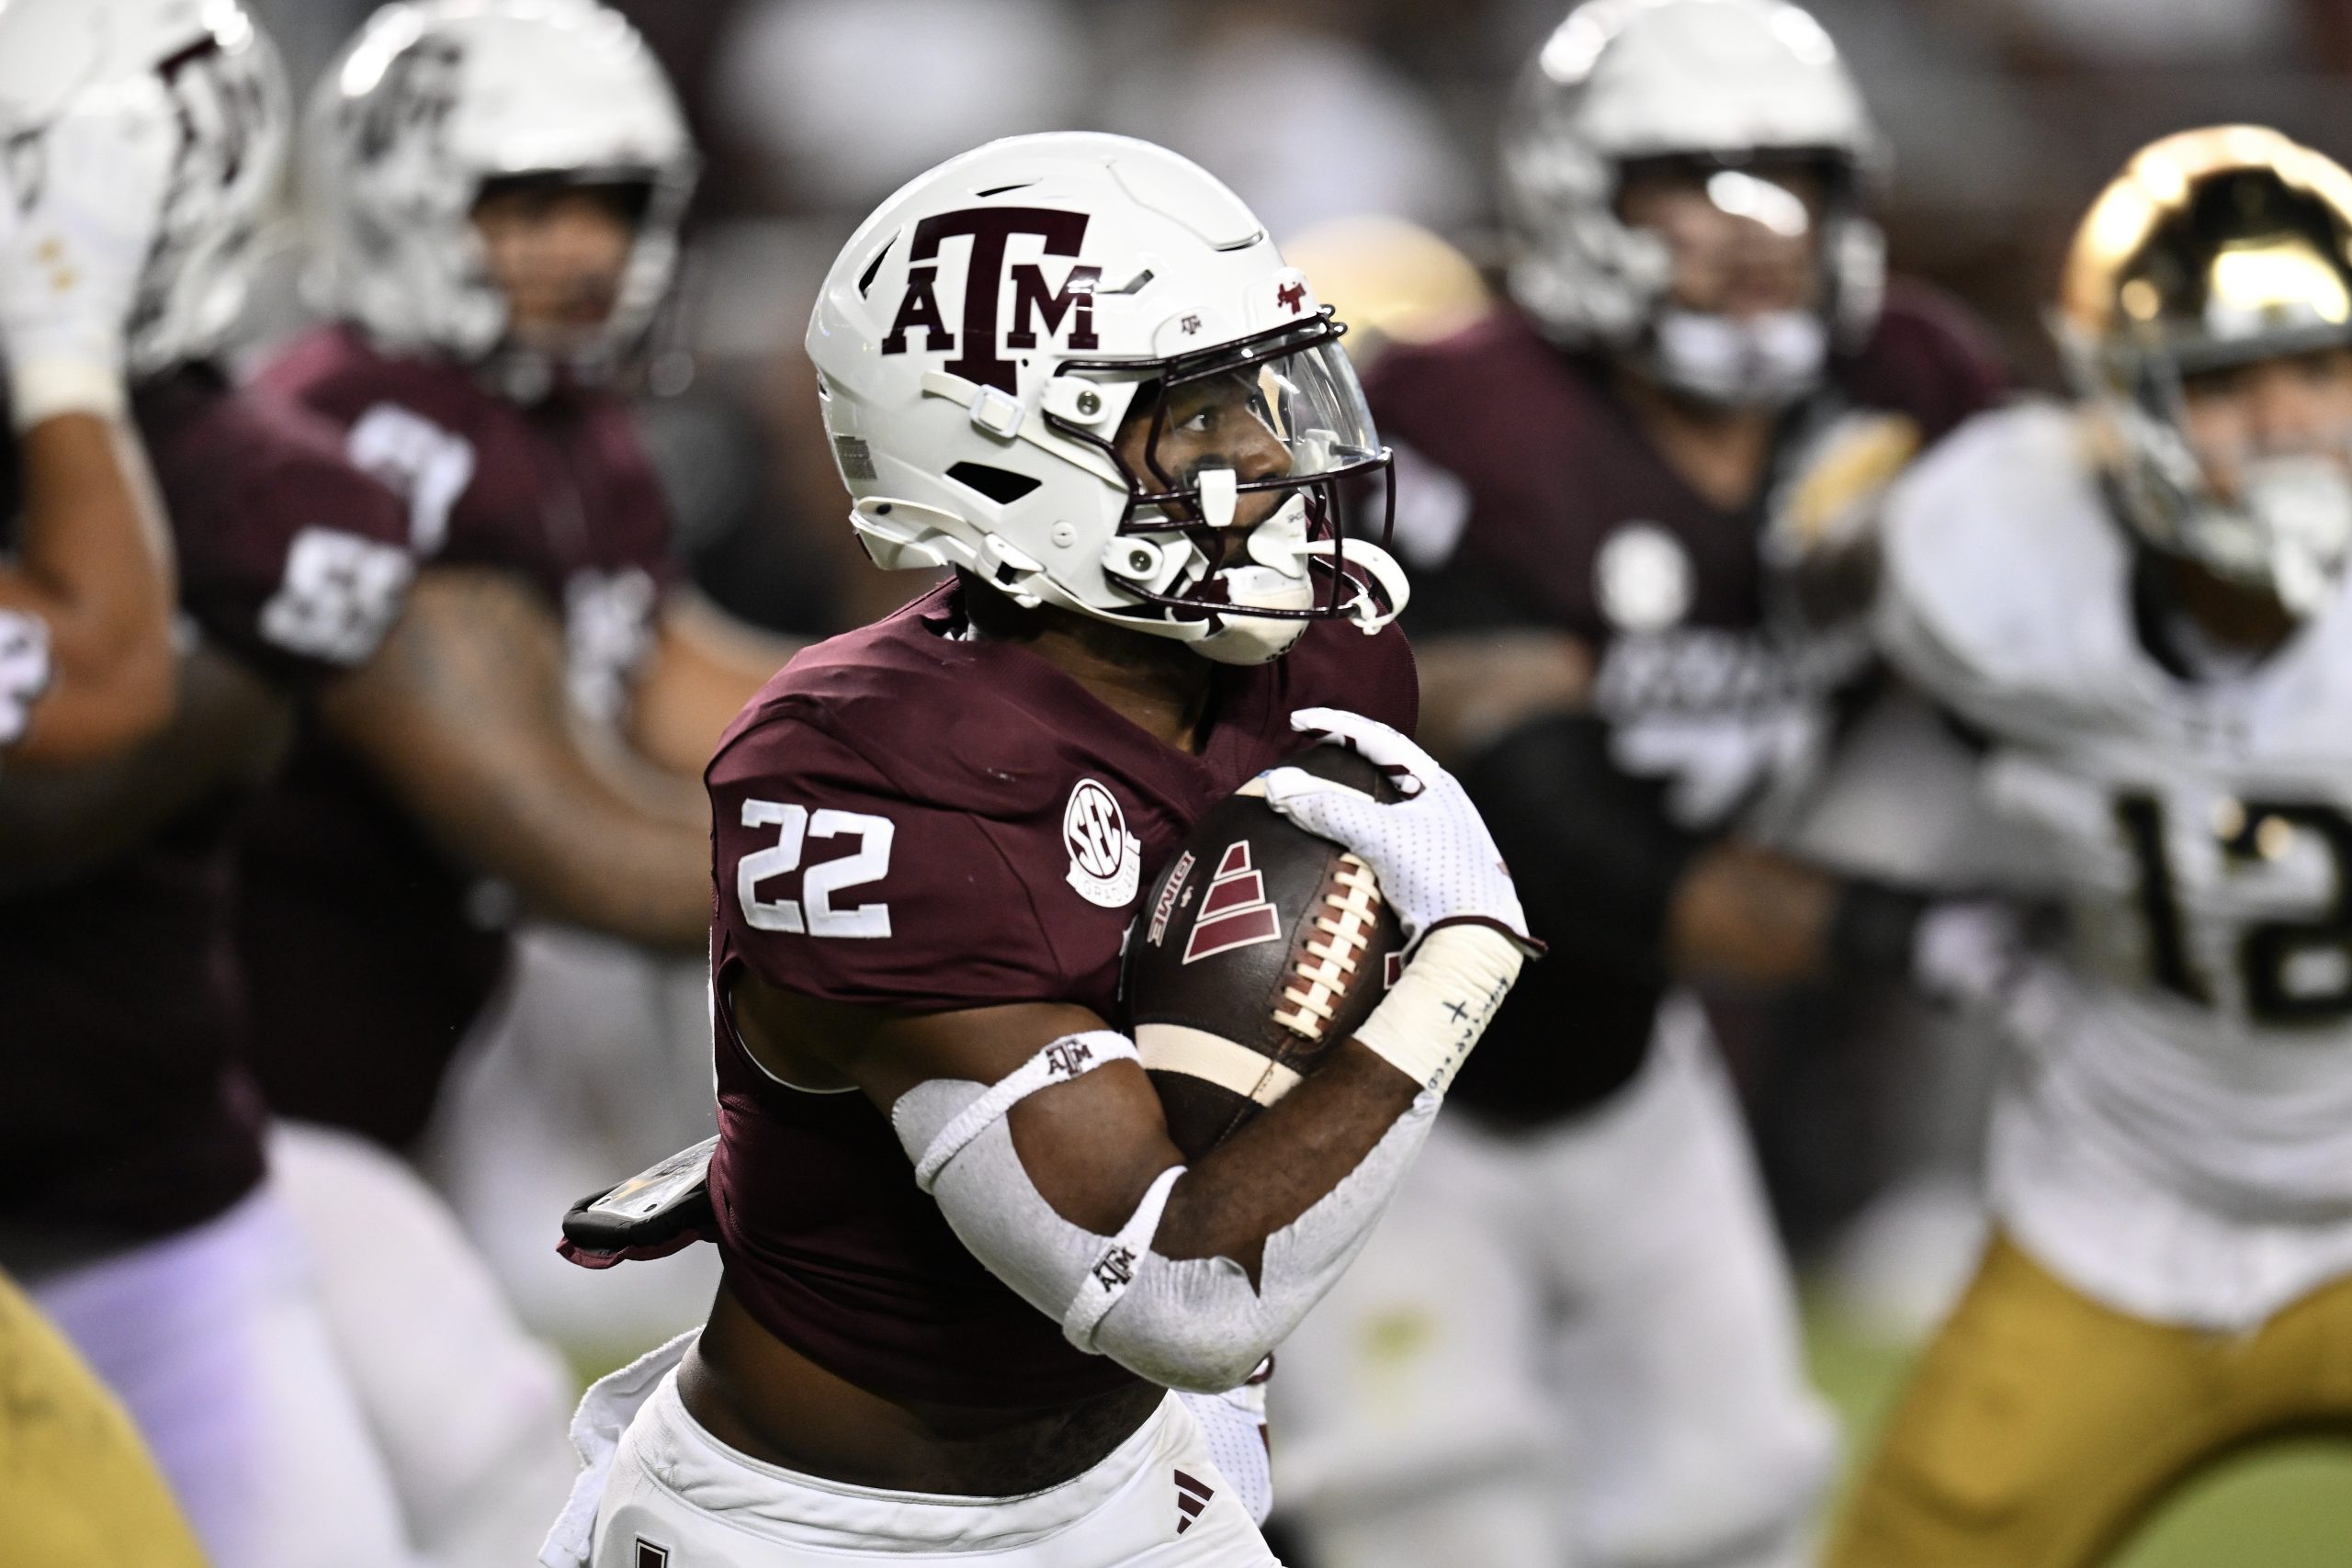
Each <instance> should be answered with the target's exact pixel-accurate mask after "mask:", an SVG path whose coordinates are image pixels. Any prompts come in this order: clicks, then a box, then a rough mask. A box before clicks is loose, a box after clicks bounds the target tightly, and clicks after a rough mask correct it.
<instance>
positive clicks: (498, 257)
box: [237, 0, 781, 1560]
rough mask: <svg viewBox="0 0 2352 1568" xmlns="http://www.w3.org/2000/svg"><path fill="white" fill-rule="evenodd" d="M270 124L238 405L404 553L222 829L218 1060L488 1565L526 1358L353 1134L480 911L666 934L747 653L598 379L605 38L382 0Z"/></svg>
mask: <svg viewBox="0 0 2352 1568" xmlns="http://www.w3.org/2000/svg"><path fill="white" fill-rule="evenodd" d="M306 124H307V131H308V137H309V140H308V142H307V144H306V154H307V157H308V159H309V167H308V170H307V179H306V192H305V197H306V201H307V202H308V203H309V205H310V209H311V210H310V212H309V213H308V216H309V218H310V220H311V230H312V232H313V237H314V240H315V243H316V245H317V248H318V252H319V255H318V260H319V263H320V267H319V278H320V282H321V284H322V303H323V304H324V306H325V307H326V309H327V310H328V311H329V312H330V313H331V314H332V316H333V317H334V318H335V319H334V321H333V322H332V323H331V324H329V325H327V326H324V327H322V328H321V329H319V330H317V331H316V332H314V333H311V334H309V335H308V336H306V337H305V338H303V339H301V340H300V341H298V342H297V343H295V344H292V345H291V346H290V347H288V349H286V350H285V351H284V352H283V353H282V354H281V355H279V356H278V357H277V359H276V360H275V361H274V362H273V363H272V364H271V365H270V366H269V367H267V368H266V370H265V371H264V372H263V374H262V377H261V382H262V385H263V386H264V387H266V389H268V390H270V391H272V392H273V393H276V394H278V395H281V396H285V397H288V398H290V399H291V400H294V401H296V402H298V403H299V404H300V405H302V406H303V407H305V408H306V409H308V410H310V411H311V412H314V413H317V414H320V415H323V416H324V417H325V418H326V419H327V420H329V421H331V422H332V423H334V425H335V426H336V427H337V429H338V430H339V432H340V434H341V439H342V443H343V446H344V449H345V452H346V453H347V455H348V457H349V458H350V459H351V461H353V462H354V463H356V464H357V465H358V466H359V467H361V468H365V469H367V470H368V471H369V472H371V473H373V474H375V475H377V476H379V478H381V479H384V480H385V481H387V482H388V483H389V484H390V486H391V487H392V488H393V489H394V490H395V491H398V492H399V493H400V494H401V497H402V498H403V499H404V500H405V501H406V502H407V513H408V514H407V530H406V531H407V536H408V543H409V545H410V547H412V548H413V551H414V552H415V555H416V557H417V558H418V561H419V563H420V566H419V571H418V575H417V580H416V582H415V585H414V587H413V591H412V592H411V593H410V595H409V600H408V604H407V608H406V610H405V612H404V613H403V615H401V618H400V620H399V621H398V623H397V624H396V625H395V626H394V627H393V628H392V630H391V631H390V634H389V635H388V636H387V637H386V638H385V640H384V643H383V646H382V648H381V649H380V650H379V651H378V652H377V653H376V654H375V656H374V657H373V658H372V659H370V660H368V661H366V663H365V664H364V665H363V666H362V667H361V668H359V669H357V670H356V671H354V672H353V674H352V675H351V677H350V678H349V679H348V680H345V681H343V682H337V683H336V684H335V685H334V687H333V688H332V689H330V690H326V691H322V692H321V693H320V694H318V697H317V700H316V701H315V703H313V704H312V705H311V707H310V709H309V711H308V712H307V713H306V714H305V722H304V727H303V731H302V734H301V736H300V739H299V741H298V743H297V748H296V751H295V755H294V758H293V761H292V762H291V763H290V765H289V767H288V771H287V773H286V774H285V776H284V778H283V779H282V780H281V781H280V783H279V784H278V785H277V787H276V788H275V789H274V790H273V792H272V794H271V795H270V797H269V798H268V799H267V800H266V802H265V803H264V805H263V807H262V808H261V810H260V811H259V812H258V813H257V814H256V816H255V818H254V821H253V823H252V824H251V826H250V828H249V829H248V830H247V832H246V835H245V838H244V840H243V857H242V862H241V867H240V870H241V874H242V884H241V888H240V898H239V906H238V918H237V939H238V948H239V953H240V955H241V958H242V960H243V964H244V967H245V971H246V975H247V982H248V993H249V998H250V1007H251V1013H252V1019H253V1032H254V1062H255V1070H256V1074H257V1076H258V1077H259V1078H260V1080H261V1083H262V1086H263V1089H264V1090H265V1092H266V1095H267V1097H268V1099H269V1101H270V1104H271V1107H272V1109H273V1110H274V1111H277V1112H279V1113H281V1114H282V1115H284V1116H286V1117H288V1118H290V1119H292V1125H290V1126H289V1127H288V1129H287V1131H286V1132H285V1133H284V1134H282V1135H281V1139H280V1144H279V1146H278V1149H277V1153H278V1155H279V1156H280V1158H281V1161H282V1163H283V1165H284V1167H285V1168H286V1170H287V1172H288V1192H289V1195H290V1197H291V1199H292V1200H293V1201H294V1203H295V1206H296V1208H297V1211H298V1213H300V1214H301V1215H302V1216H303V1218H304V1220H305V1222H306V1226H307V1228H308V1229H309V1231H310V1233H311V1239H312V1243H313V1246H314V1247H315V1249H316V1250H317V1252H318V1254H319V1255H320V1258H321V1266H320V1267H321V1276H322V1294H323V1296H324V1298H325V1300H326V1302H327V1303H328V1306H329V1308H330V1310H331V1312H332V1314H333V1315H334V1325H335V1328H336V1332H337V1336H338V1339H339V1342H340V1343H341V1344H342V1346H343V1347H344V1349H345V1355H346V1359H347V1361H348V1363H349V1365H350V1367H351V1369H352V1372H353V1376H354V1378H355V1380H356V1383H357V1385H358V1387H359V1389H360V1391H361V1393H362V1395H363V1398H364V1399H365V1401H366V1404H367V1408H368V1416H369V1419H370V1421H371V1422H372V1423H373V1424H374V1426H375V1427H376V1428H377V1430H378V1431H379V1433H380V1434H381V1435H382V1438H383V1441H384V1447H385V1450H386V1453H387V1456H388V1458H389V1459H390V1461H391V1464H392V1467H393V1473H394V1478H395V1480H396V1482H397V1483H398V1484H399V1487H400V1491H401V1497H402V1499H403V1503H404V1505H405V1506H406V1507H407V1510H408V1512H409V1514H410V1516H411V1517H412V1519H413V1520H414V1521H415V1522H416V1528H417V1529H418V1530H419V1533H420V1535H421V1536H423V1537H425V1538H426V1539H428V1540H432V1541H433V1542H435V1543H436V1544H441V1545H442V1550H444V1551H449V1552H451V1553H456V1552H458V1551H460V1550H461V1549H462V1550H464V1551H472V1552H478V1553H481V1554H483V1556H484V1557H485V1558H486V1559H488V1558H493V1557H494V1558H496V1559H499V1560H511V1559H512V1558H513V1557H514V1556H515V1554H516V1553H518V1552H526V1551H528V1550H529V1549H530V1547H531V1546H533V1545H535V1544H536V1543H537V1538H538V1537H539V1536H540V1535H541V1534H542V1533H543V1532H544V1529H545V1526H546V1520H547V1517H548V1512H549V1511H550V1510H551V1509H553V1508H554V1507H555V1506H557V1505H558V1504H560V1501H561V1500H562V1495H563V1491H564V1488H565V1486H566V1485H567V1484H568V1483H569V1481H570V1478H571V1473H572V1470H573V1461H572V1456H571V1452H570V1450H569V1449H568V1447H567V1445H566V1444H565V1442H564V1439H563V1418H562V1404H563V1402H564V1393H563V1390H562V1387H561V1382H560V1368H559V1367H558V1366H557V1365H556V1363H555V1362H554V1361H553V1359H552V1357H551V1356H550V1355H549V1353H548V1350H547V1348H545V1347H544V1346H541V1345H539V1344H537V1342H536V1341H534V1340H532V1339H531V1338H529V1337H527V1336H526V1335H525V1334H524V1333H523V1332H522V1331H521V1330H520V1329H519V1327H518V1325H517V1324H516V1323H515V1317H514V1314H513V1313H512V1312H511V1310H510V1309H509V1308H508V1307H507V1306H506V1305H505V1304H504V1303H503V1301H502V1299H501V1296H500V1293H499V1291H498V1289H497V1286H496V1285H495V1283H494V1281H493V1280H492V1277H491V1275H490V1273H489V1271H488V1269H487V1268H486V1266H485V1264H484V1263H483V1261H482V1259H481V1258H480V1257H479V1256H477V1255H476V1254H475V1253H474V1251H473V1249H472V1247H470V1245H469V1243H468V1242H467V1240H466V1239H465V1237H464V1236H462V1235H460V1233H459V1231H458V1227H457V1226H456V1225H455V1224H454V1223H453V1222H452V1220H451V1218H450V1216H449V1215H448V1214H447V1212H446V1211H445V1210H444V1209H443V1208H442V1207H441V1205H440V1204H439V1203H438V1201H436V1200H435V1199H434V1198H432V1197H431V1195H430V1194H429V1193H428V1192H427V1191H426V1190H424V1188H423V1186H422V1185H421V1184H420V1183H419V1182H418V1181H417V1180H416V1179H415V1178H414V1177H413V1174H411V1173H410V1172H408V1171H407V1170H406V1169H405V1168H403V1167H402V1166H401V1165H400V1164H398V1163H397V1162H395V1161H394V1160H392V1159H390V1158H388V1157H387V1156H386V1155H385V1154H384V1152H383V1151H384V1150H388V1149H389V1150H392V1151H401V1152H405V1151H406V1150H407V1149H408V1148H409V1147H410V1145H413V1143H414V1141H415V1140H416V1138H417V1136H418V1134H419V1133H420V1132H421V1131H422V1130H423V1128H424V1123H425V1121H426V1118H427V1117H428V1115H429V1114H430V1112H431V1111H432V1108H433V1105H434V1103H435V1100H436V1098H437V1097H438V1094H439V1091H440V1088H441V1084H442V1080H443V1078H444V1076H445V1074H446V1071H447V1067H448V1066H449V1063H450V1061H451V1059H452V1057H453V1056H454V1055H456V1054H457V1052H458V1047H459V1045H460V1044H461V1043H463V1042H464V1041H465V1040H466V1039H467V1037H468V1035H469V1031H471V1030H472V1028H473V1026H474V1025H475V1023H476V1022H477V1021H479V1020H480V1019H481V1017H482V1016H483V1014H484V1011H485V1009H486V1007H487V1005H488V1003H489V1002H490V1001H491V999H492V996H493V995H494V993H495V992H496V991H497V989H498V987H500V985H501V984H502V982H503V979H504V978H505V977H506V974H507V969H508V963H509V956H510V948H511V939H510V927H511V924H512V922H513V920H514V919H515V917H516V915H518V914H528V915H533V916H537V917H540V918H543V919H551V920H556V921H560V922H565V923H569V924H573V925H578V926H582V927H586V928H588V929H591V930H594V931H601V932H605V933H609V934H611V935H614V936H618V937H622V938H626V939H629V940H631V941H634V942H643V943H647V944H651V945H654V946H658V947H667V948H681V949H683V948H693V949H697V950H698V949H700V948H701V947H702V945H703V943H704V940H705V933H706V930H707V922H708V917H709V904H710V891H709V883H708V873H707V864H706V863H707V855H708V842H709V828H708V822H707V808H706V807H705V806H704V804H703V802H702V799H701V795H700V792H699V791H698V790H696V789H695V788H694V787H693V785H692V784H691V782H690V777H689V775H691V774H692V773H696V772H698V771H699V769H700V768H701V766H702V764H703V762H704V761H706V760H707V757H708V755H709V751H710V748H711V747H712V745H713V744H715V742H716V740H717V739H718V732H719V729H720V728H722V726H723V725H724V724H725V722H726V720H727V719H728V718H729V716H732V714H733V713H734V711H735V709H736V708H737V707H738V706H740V705H741V702H742V701H743V699H744V698H745V697H746V696H747V695H748V694H750V693H751V692H752V690H754V689H756V687H757V686H758V684H759V682H761V681H763V680H764V679H765V678H766V677H767V676H768V675H769V674H770V673H771V672H773V671H774V670H775V666H776V664H777V663H779V662H781V656H780V654H777V653H776V652H775V650H772V649H766V648H763V647H752V648H751V649H749V650H748V651H746V652H743V653H741V654H739V653H738V651H737V649H736V648H735V645H734V643H733V642H732V641H730V640H729V637H727V635H726V630H725V628H723V627H721V626H718V624H717V617H716V616H715V615H713V614H711V613H709V612H706V611H703V610H701V609H700V608H699V607H698V605H697V604H695V602H694V601H692V600H691V598H690V596H689V595H687V594H686V593H685V592H684V591H682V590H679V589H676V588H674V587H673V584H672V581H671V568H670V562H669V557H668V531H669V515H668V511H667V508H666V506H665V505H664V503H663V501H662V496H661V493H660V491H659V490H658V488H657V486H656V483H655V479H654V475H653V472H652V469H651V468H650V465H649V463H648V461H647V459H646V457H645V455H644V453H643V451H642V450H641V448H640V447H639V443H638V439H637V434H636V431H635V428H634V424H633V421H632V418H631V415H630V413H629V412H628V407H627V405H626V403H625V402H624V401H623V400H622V398H621V396H620V393H619V390H618V388H617V385H616V383H617V382H618V381H619V379H620V378H621V377H622V375H623V373H624V372H625V371H626V370H627V369H628V367H629V365H630V364H631V361H632V356H633V355H634V354H635V353H636V351H637V350H638V348H639V344H640V342H641V340H642V338H643V337H644V335H645V333H646V331H647V329H648V326H649V324H650V320H651V317H652V315H653V312H654V310H655V308H656V307H657V306H658V305H659V303H660V302H661V300H662V298H663V296H664V295H665V293H666V291H667V289H668V286H669V282H670V278H671V276H672V272H673V263H674V260H675V254H676V246H677V231H678V223H679V220H680V218H681V216H682V213H683V209H684V205H685V202H686V199H687V197H688V194H689V191H690V189H691V186H692V184H693V176H694V169H695V155H694V152H693V149H692V147H691V145H690V144H689V141H688V140H687V135H686V131H685V128H684V121H683V119H682V118H681V117H680V115H679V112H678V108H677V105H676V103H675V101H674V99H673V96H672V94H671V91H670V87H669V84H668V83H667V82H666V81H665V80H664V79H663V78H662V73H661V70H660V67H659V66H658V65H657V64H656V63H655V62H654V61H653V59H652V57H651V55H650V53H649V52H648V51H647V50H646V49H645V47H644V45H643V43H642V41H641V40H640V39H639V38H638V36H637V35H636V34H635V33H634V32H633V31H632V30H631V29H630V28H628V25H627V23H626V22H624V21H623V20H622V19H621V18H620V17H618V16H617V15H616V14H615V13H613V12H610V11H607V10H605V9H603V8H601V7H598V6H592V5H546V4H537V3H533V0H491V3H488V4H469V3H466V4H461V3H457V0H447V3H427V4H420V5H395V6H387V7H385V8H384V9H383V10H382V11H380V12H379V13H378V14H377V15H376V16H375V17H373V18H372V19H371V20H370V22H369V23H368V26H367V27H366V28H363V29H362V30H361V32H360V33H359V34H358V36H357V37H356V38H355V39H353V40H352V41H351V43H350V44H349V45H348V46H347V47H346V48H345V51H343V53H342V55H341V56H340V58H339V59H338V60H337V61H336V62H334V64H333V65H332V66H331V67H330V69H329V70H328V72H327V73H326V75H325V77H324V78H323V80H322V82H321V83H320V85H319V86H318V88H317V91H316V94H315V96H314V97H313V99H312V101H311V105H310V107H309V109H308V118H307V122H306ZM328 1019H332V1020H333V1021H334V1023H333V1026H332V1027H322V1020H328ZM322 1128H323V1129H332V1131H327V1130H322ZM350 1134H360V1135H361V1136H359V1137H354V1136H351V1135H350ZM371 1143H372V1145H375V1146H370V1144H371ZM395 1236H396V1237H398V1238H399V1240H398V1243H397V1244H396V1245H395V1244H391V1243H390V1238H392V1237H395ZM443 1543H446V1544H443Z"/></svg>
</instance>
